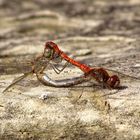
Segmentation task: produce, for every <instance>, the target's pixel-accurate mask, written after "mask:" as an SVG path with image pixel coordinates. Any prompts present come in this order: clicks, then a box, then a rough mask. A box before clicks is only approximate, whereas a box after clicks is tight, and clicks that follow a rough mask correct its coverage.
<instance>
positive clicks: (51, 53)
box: [43, 48, 53, 58]
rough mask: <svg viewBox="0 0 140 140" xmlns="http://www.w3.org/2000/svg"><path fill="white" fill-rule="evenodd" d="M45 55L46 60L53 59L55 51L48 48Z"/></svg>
mask: <svg viewBox="0 0 140 140" xmlns="http://www.w3.org/2000/svg"><path fill="white" fill-rule="evenodd" d="M43 55H44V57H45V58H51V57H52V55H53V50H52V49H50V48H47V49H45V50H44V54H43Z"/></svg>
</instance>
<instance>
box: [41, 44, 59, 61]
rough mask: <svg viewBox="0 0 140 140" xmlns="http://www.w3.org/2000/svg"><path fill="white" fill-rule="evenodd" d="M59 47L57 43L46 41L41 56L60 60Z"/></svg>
mask: <svg viewBox="0 0 140 140" xmlns="http://www.w3.org/2000/svg"><path fill="white" fill-rule="evenodd" d="M60 52H61V51H60V49H59V48H58V46H57V44H55V43H54V42H52V41H49V42H46V44H45V48H44V54H43V56H44V57H45V58H48V59H50V60H53V61H54V62H55V61H56V63H57V62H60V61H61V58H60V55H59V54H60Z"/></svg>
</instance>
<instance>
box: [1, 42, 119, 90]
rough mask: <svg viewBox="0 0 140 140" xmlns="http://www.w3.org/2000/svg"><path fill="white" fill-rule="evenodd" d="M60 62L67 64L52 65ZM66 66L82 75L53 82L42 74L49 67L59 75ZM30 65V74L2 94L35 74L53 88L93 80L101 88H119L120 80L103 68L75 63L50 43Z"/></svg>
mask: <svg viewBox="0 0 140 140" xmlns="http://www.w3.org/2000/svg"><path fill="white" fill-rule="evenodd" d="M62 60H66V61H67V62H66V63H65V64H64V66H63V67H62V69H58V68H57V67H56V66H55V65H54V64H60V63H61V62H62ZM52 62H53V63H52ZM68 64H72V65H74V66H76V67H78V68H79V69H80V70H82V71H83V74H82V75H80V76H77V77H72V78H70V79H62V80H53V79H51V78H50V77H48V75H47V74H46V73H44V71H45V69H47V67H48V65H50V66H51V67H52V69H53V70H54V71H55V72H56V73H57V74H60V73H61V72H62V71H63V70H64V69H65V68H66V67H67V66H68ZM31 65H32V70H31V71H30V72H28V73H24V74H23V75H22V76H20V77H18V78H16V79H15V80H14V81H13V82H12V83H11V84H10V85H9V86H8V87H7V88H6V89H5V90H4V91H3V92H6V91H7V90H8V89H9V88H10V87H12V86H13V85H15V84H16V83H18V82H19V81H21V80H22V79H24V78H25V77H27V76H29V75H31V74H36V76H37V78H38V80H39V81H40V82H41V83H43V84H44V85H48V86H54V87H69V86H73V85H77V84H80V83H82V82H86V81H89V80H92V79H95V80H96V81H97V82H98V83H100V84H101V85H102V86H103V87H106V88H109V89H115V88H118V87H119V86H120V79H119V77H118V76H117V75H111V76H110V75H109V73H108V72H107V71H106V70H105V69H104V68H101V67H99V68H94V67H90V66H87V65H85V64H82V63H80V62H78V61H75V60H74V59H72V58H70V57H68V56H67V55H66V54H65V53H64V52H63V51H61V50H60V49H59V47H58V46H57V44H55V43H54V42H52V41H50V42H46V44H45V48H44V51H43V53H42V54H41V55H39V56H38V57H36V58H35V59H34V61H33V62H31Z"/></svg>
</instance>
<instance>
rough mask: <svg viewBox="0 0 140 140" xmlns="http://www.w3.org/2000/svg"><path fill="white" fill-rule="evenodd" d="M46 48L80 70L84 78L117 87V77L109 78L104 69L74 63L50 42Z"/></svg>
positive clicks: (118, 82) (118, 81)
mask: <svg viewBox="0 0 140 140" xmlns="http://www.w3.org/2000/svg"><path fill="white" fill-rule="evenodd" d="M48 48H49V49H53V50H54V53H56V54H57V55H59V56H60V57H62V58H63V59H64V60H66V61H68V62H69V63H71V64H72V65H75V66H76V67H78V68H80V69H81V70H82V71H83V72H84V73H85V76H91V77H94V78H95V79H96V80H97V81H98V82H100V83H101V82H103V83H105V84H106V85H107V86H109V87H111V88H117V87H118V86H119V84H120V80H119V77H118V76H117V75H112V76H109V74H108V72H107V71H106V70H105V69H104V68H91V67H89V66H87V65H85V64H81V63H80V62H78V61H75V60H74V59H72V58H70V57H68V56H67V55H66V54H65V53H64V52H63V51H61V50H60V49H59V47H58V46H57V45H56V44H55V43H54V42H52V41H50V42H47V43H46V45H45V49H48Z"/></svg>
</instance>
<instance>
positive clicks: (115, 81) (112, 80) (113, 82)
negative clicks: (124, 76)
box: [107, 75, 120, 88]
mask: <svg viewBox="0 0 140 140" xmlns="http://www.w3.org/2000/svg"><path fill="white" fill-rule="evenodd" d="M107 84H108V85H109V86H110V87H111V88H118V87H119V85H120V79H119V77H118V76H117V75H112V76H110V77H109V78H108V80H107Z"/></svg>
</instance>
